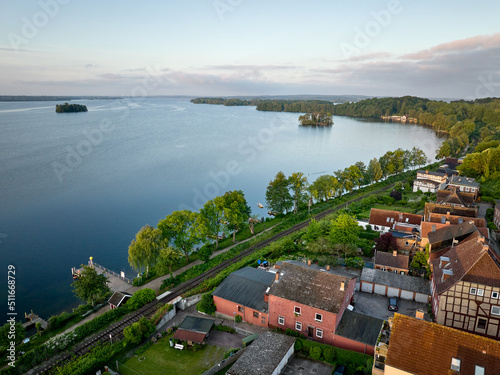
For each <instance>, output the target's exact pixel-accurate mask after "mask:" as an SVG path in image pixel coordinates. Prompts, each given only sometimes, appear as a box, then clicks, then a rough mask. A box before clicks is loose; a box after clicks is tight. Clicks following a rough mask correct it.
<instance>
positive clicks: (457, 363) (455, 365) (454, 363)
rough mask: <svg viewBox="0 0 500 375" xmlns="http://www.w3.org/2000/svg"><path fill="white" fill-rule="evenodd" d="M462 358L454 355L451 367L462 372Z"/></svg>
mask: <svg viewBox="0 0 500 375" xmlns="http://www.w3.org/2000/svg"><path fill="white" fill-rule="evenodd" d="M460 362H461V361H460V359H458V358H455V357H452V358H451V369H452V370H453V371H457V372H460Z"/></svg>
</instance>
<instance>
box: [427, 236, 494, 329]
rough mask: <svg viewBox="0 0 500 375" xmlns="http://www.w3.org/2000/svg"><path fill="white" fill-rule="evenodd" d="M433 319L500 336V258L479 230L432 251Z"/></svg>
mask: <svg viewBox="0 0 500 375" xmlns="http://www.w3.org/2000/svg"><path fill="white" fill-rule="evenodd" d="M431 255H432V258H431V261H430V263H431V269H432V273H433V275H432V280H431V293H432V310H433V313H434V320H435V321H436V322H437V323H439V324H443V325H446V326H449V327H454V328H457V329H461V330H464V331H468V332H472V333H476V334H480V335H485V336H489V337H493V338H496V339H498V338H500V299H499V298H500V260H499V258H498V256H497V255H496V254H495V253H494V251H493V250H492V249H491V248H490V247H489V246H488V245H486V244H485V243H484V237H482V236H479V234H478V233H474V234H472V235H470V236H469V237H468V238H467V239H466V240H463V241H462V242H460V243H458V244H456V245H454V246H452V247H450V248H449V249H442V250H440V251H439V252H438V253H435V254H431Z"/></svg>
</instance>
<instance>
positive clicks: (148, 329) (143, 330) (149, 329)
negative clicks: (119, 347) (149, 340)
mask: <svg viewBox="0 0 500 375" xmlns="http://www.w3.org/2000/svg"><path fill="white" fill-rule="evenodd" d="M154 331H155V326H154V324H153V323H151V322H150V321H149V319H148V318H146V317H142V318H141V319H140V320H139V321H138V322H135V323H134V324H132V325H131V326H128V327H127V328H125V329H124V330H123V335H124V336H125V338H126V339H127V340H128V341H129V342H131V343H133V344H137V343H139V342H141V341H142V339H143V338H145V337H148V336H149V335H150V334H152V333H153V332H154Z"/></svg>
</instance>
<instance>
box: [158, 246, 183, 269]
mask: <svg viewBox="0 0 500 375" xmlns="http://www.w3.org/2000/svg"><path fill="white" fill-rule="evenodd" d="M181 256H182V253H181V252H180V251H179V250H177V249H174V248H173V247H171V246H168V241H167V240H165V243H164V244H163V245H162V246H161V248H160V254H159V257H158V261H157V262H156V270H157V272H158V274H160V275H162V274H164V273H165V271H166V270H167V269H168V271H169V273H170V277H171V278H173V277H174V275H173V274H172V266H173V265H175V264H176V263H177V262H178V260H179V258H180V257H181Z"/></svg>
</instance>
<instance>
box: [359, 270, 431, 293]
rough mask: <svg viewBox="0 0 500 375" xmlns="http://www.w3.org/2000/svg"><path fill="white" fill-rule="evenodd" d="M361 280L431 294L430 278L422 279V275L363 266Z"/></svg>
mask: <svg viewBox="0 0 500 375" xmlns="http://www.w3.org/2000/svg"><path fill="white" fill-rule="evenodd" d="M360 280H361V281H367V282H370V283H374V284H380V285H387V286H390V287H393V288H400V289H403V290H408V291H411V292H417V293H422V294H428V295H430V294H431V288H430V282H429V280H425V279H422V278H421V277H413V276H406V275H400V274H398V273H392V272H387V271H382V270H375V269H369V268H363V271H362V272H361V278H360Z"/></svg>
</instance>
